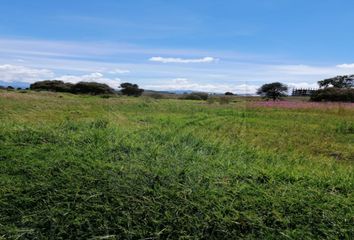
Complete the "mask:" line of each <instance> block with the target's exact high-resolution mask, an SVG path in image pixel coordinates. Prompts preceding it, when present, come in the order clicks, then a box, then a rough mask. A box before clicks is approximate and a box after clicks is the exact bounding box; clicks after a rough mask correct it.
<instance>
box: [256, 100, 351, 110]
mask: <svg viewBox="0 0 354 240" xmlns="http://www.w3.org/2000/svg"><path fill="white" fill-rule="evenodd" d="M249 106H250V107H269V108H289V109H311V108H313V109H328V110H334V109H340V108H346V109H353V110H354V103H344V102H340V103H338V102H337V103H335V102H295V101H259V102H252V103H250V104H249Z"/></svg>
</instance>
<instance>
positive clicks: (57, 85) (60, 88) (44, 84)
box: [30, 80, 73, 92]
mask: <svg viewBox="0 0 354 240" xmlns="http://www.w3.org/2000/svg"><path fill="white" fill-rule="evenodd" d="M72 87H73V84H72V83H64V82H63V81H59V80H45V81H39V82H35V83H32V84H31V85H30V89H31V90H36V91H43V90H44V91H52V92H71V91H72Z"/></svg>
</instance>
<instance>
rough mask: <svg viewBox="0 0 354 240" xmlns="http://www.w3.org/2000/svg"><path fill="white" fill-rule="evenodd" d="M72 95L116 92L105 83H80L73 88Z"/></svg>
mask: <svg viewBox="0 0 354 240" xmlns="http://www.w3.org/2000/svg"><path fill="white" fill-rule="evenodd" d="M71 92H72V93H86V94H92V95H98V94H114V93H115V92H114V90H113V89H112V88H111V87H109V86H108V85H107V84H104V83H97V82H78V83H76V84H75V85H74V86H73V87H72V88H71Z"/></svg>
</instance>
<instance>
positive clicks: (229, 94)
mask: <svg viewBox="0 0 354 240" xmlns="http://www.w3.org/2000/svg"><path fill="white" fill-rule="evenodd" d="M225 95H226V96H232V95H234V94H233V93H232V92H226V93H225Z"/></svg>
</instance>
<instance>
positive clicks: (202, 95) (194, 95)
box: [183, 92, 209, 100]
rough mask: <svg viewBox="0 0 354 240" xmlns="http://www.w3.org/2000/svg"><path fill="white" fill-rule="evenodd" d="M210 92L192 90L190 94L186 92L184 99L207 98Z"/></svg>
mask: <svg viewBox="0 0 354 240" xmlns="http://www.w3.org/2000/svg"><path fill="white" fill-rule="evenodd" d="M208 97H209V94H207V93H203V92H192V93H190V94H186V95H185V96H184V97H183V99H187V100H207V99H208Z"/></svg>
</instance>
